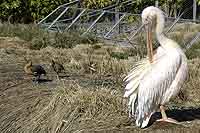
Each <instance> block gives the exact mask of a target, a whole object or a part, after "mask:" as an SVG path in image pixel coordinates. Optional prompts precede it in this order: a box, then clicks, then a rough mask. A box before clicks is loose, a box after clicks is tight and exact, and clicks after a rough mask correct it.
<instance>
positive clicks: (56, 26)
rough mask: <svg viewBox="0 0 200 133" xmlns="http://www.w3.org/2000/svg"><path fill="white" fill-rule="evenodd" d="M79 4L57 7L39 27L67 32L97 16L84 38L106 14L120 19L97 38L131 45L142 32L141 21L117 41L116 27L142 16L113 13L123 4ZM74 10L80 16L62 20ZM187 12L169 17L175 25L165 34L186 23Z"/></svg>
mask: <svg viewBox="0 0 200 133" xmlns="http://www.w3.org/2000/svg"><path fill="white" fill-rule="evenodd" d="M79 2H80V1H79V0H75V1H73V2H69V3H66V4H63V5H61V6H59V7H57V8H56V9H55V10H53V11H52V12H51V13H50V14H49V15H47V16H46V17H45V18H44V19H42V20H41V21H40V22H39V23H38V25H39V26H41V27H43V28H45V29H46V30H50V31H58V32H65V31H68V30H70V29H71V28H72V27H73V26H74V25H76V23H77V22H78V21H79V20H80V18H81V17H84V16H87V17H88V18H92V17H94V16H96V19H92V22H86V23H87V26H85V28H84V31H83V33H82V36H84V35H86V34H88V33H89V32H91V31H92V30H95V27H97V25H98V24H101V23H102V22H100V19H101V18H103V17H105V15H106V14H114V15H118V16H120V17H119V18H118V20H117V21H115V22H113V23H112V25H110V26H107V31H106V32H104V33H101V34H99V33H98V32H97V33H96V36H97V37H100V38H103V39H106V40H111V41H118V42H123V43H124V44H125V43H128V44H130V41H131V40H133V39H134V37H135V36H136V35H137V34H138V33H139V32H140V31H141V30H142V26H141V21H140V20H139V21H138V22H139V25H137V24H136V26H135V28H133V29H132V28H131V30H130V29H129V30H126V31H122V34H126V35H127V37H126V38H125V39H121V38H120V39H116V38H115V36H116V35H119V34H120V32H117V34H114V33H115V30H116V29H117V28H116V27H122V23H123V21H124V19H125V18H126V17H129V16H133V17H135V18H136V19H137V18H140V14H132V13H127V12H115V11H113V9H115V8H116V7H118V6H121V4H123V3H120V4H119V3H118V4H114V5H111V6H108V7H105V8H102V9H97V10H94V9H86V8H78V7H74V6H77V4H78V3H79ZM124 3H125V4H126V5H130V4H132V3H133V1H132V0H127V1H125V2H124ZM72 9H75V10H79V12H78V14H76V15H75V17H70V18H67V19H66V18H64V19H61V17H62V16H64V14H66V13H67V12H68V11H69V10H72ZM59 10H62V11H61V13H59V15H58V14H57V15H58V16H57V17H56V18H55V19H54V20H51V21H50V22H46V21H47V20H48V19H49V18H51V17H52V16H54V15H55V13H56V12H58V11H59ZM185 12H187V9H186V10H185V11H184V12H183V13H182V14H181V15H180V16H179V17H178V18H169V17H168V18H167V19H170V20H173V23H172V24H171V25H170V26H169V28H168V30H167V31H166V32H165V33H166V34H167V33H168V32H170V31H171V30H172V29H173V27H174V26H175V25H176V24H177V23H178V22H180V21H186V20H184V19H181V17H182V15H183V14H184V13H185ZM190 21H191V20H190ZM198 22H200V21H198ZM80 25H81V23H78V26H80ZM103 25H104V24H103ZM131 27H132V26H131ZM112 33H113V34H112ZM197 36H198V38H199V36H200V35H199V34H197ZM113 38H115V39H113ZM198 38H197V39H198ZM197 39H195V40H197Z"/></svg>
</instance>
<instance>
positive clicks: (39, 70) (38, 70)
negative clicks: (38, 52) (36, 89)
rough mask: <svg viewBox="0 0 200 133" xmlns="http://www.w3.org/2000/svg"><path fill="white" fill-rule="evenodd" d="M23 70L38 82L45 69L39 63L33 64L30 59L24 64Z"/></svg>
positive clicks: (44, 73)
mask: <svg viewBox="0 0 200 133" xmlns="http://www.w3.org/2000/svg"><path fill="white" fill-rule="evenodd" d="M24 71H25V72H26V73H27V74H30V75H33V76H35V79H34V82H38V81H39V80H40V76H41V75H42V74H43V75H46V71H45V69H44V68H43V67H42V66H41V65H33V64H32V61H28V62H27V64H26V65H25V66H24Z"/></svg>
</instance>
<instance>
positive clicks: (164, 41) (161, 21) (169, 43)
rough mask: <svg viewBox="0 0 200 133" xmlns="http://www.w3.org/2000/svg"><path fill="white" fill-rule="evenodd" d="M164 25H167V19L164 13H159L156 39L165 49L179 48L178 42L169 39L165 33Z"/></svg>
mask: <svg viewBox="0 0 200 133" xmlns="http://www.w3.org/2000/svg"><path fill="white" fill-rule="evenodd" d="M164 25H165V17H164V15H163V13H162V12H157V16H156V37H157V39H158V42H159V43H160V45H161V46H162V47H163V48H164V49H168V48H173V47H178V45H177V44H176V42H174V41H173V40H171V39H169V38H167V37H166V36H165V35H164V33H163V30H164Z"/></svg>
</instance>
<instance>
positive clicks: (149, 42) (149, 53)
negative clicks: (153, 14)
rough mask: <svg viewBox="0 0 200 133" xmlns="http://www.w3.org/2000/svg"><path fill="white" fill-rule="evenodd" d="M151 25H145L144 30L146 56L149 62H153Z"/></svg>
mask: <svg viewBox="0 0 200 133" xmlns="http://www.w3.org/2000/svg"><path fill="white" fill-rule="evenodd" d="M151 27H152V24H151V23H147V24H145V30H146V33H147V56H148V58H149V62H150V63H152V62H153V45H152V28H151Z"/></svg>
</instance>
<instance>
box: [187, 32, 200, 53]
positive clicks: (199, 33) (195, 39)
mask: <svg viewBox="0 0 200 133" xmlns="http://www.w3.org/2000/svg"><path fill="white" fill-rule="evenodd" d="M199 37H200V32H198V33H197V35H196V36H195V37H194V38H193V39H192V41H191V42H190V43H189V44H187V45H186V48H185V49H184V51H186V50H187V49H189V48H191V47H192V45H193V44H194V43H195V42H196V41H197V40H198V39H199Z"/></svg>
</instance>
